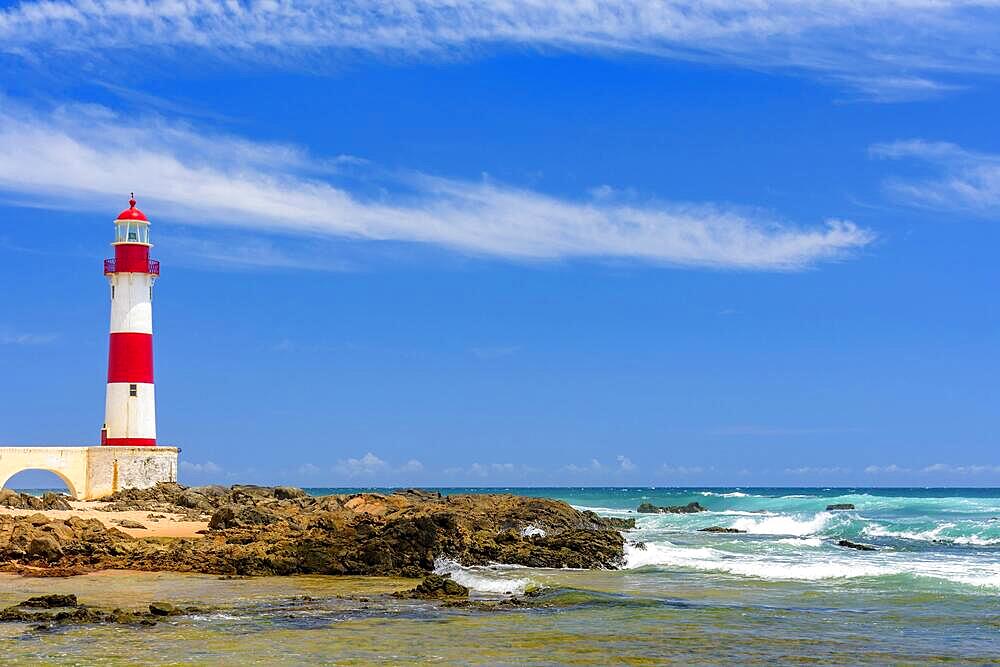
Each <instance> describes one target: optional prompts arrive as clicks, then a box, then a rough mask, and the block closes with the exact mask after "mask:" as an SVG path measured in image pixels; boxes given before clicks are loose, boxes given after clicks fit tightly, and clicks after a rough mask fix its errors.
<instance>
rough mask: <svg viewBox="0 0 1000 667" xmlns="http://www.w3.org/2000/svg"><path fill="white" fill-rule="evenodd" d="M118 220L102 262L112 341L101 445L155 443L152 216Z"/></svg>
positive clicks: (125, 214)
mask: <svg viewBox="0 0 1000 667" xmlns="http://www.w3.org/2000/svg"><path fill="white" fill-rule="evenodd" d="M128 203H129V207H128V208H127V209H125V210H124V211H122V212H121V213H119V214H118V218H117V219H116V220H115V223H114V224H115V240H114V243H112V246H114V249H115V256H114V258H113V259H106V260H104V275H105V276H106V277H107V279H108V283H109V285H110V288H111V290H110V292H111V293H110V297H111V341H110V346H109V350H108V387H107V394H106V398H105V408H104V428H103V429H102V430H101V444H102V445H118V446H128V447H152V446H155V445H156V402H155V396H154V392H153V283H154V282H155V281H156V279H157V278H158V277H159V275H160V263H159V262H157V261H154V260H152V259H150V258H149V249H150V248H151V247H152V244H150V242H149V220H147V219H146V216H145V215H144V214H143V212H142V211H140V210H139V209H137V208H136V207H135V196H134V195H133V196H132V198H131V199H129V202H128Z"/></svg>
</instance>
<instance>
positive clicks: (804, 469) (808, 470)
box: [785, 466, 851, 476]
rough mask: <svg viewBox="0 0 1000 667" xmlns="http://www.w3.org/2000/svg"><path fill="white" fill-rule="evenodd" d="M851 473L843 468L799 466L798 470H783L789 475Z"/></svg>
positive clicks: (848, 469)
mask: <svg viewBox="0 0 1000 667" xmlns="http://www.w3.org/2000/svg"><path fill="white" fill-rule="evenodd" d="M850 472H851V469H850V468H845V467H843V466H829V467H825V466H801V467H798V468H785V473H786V474H789V475H803V476H812V475H846V474H848V473H850Z"/></svg>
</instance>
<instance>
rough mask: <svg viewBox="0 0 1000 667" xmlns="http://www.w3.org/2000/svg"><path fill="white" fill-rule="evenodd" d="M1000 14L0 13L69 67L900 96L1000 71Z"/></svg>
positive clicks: (840, 6)
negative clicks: (643, 64)
mask: <svg viewBox="0 0 1000 667" xmlns="http://www.w3.org/2000/svg"><path fill="white" fill-rule="evenodd" d="M997 13H998V12H997V5H996V3H994V2H990V1H989V0H982V1H978V2H977V1H974V0H951V1H948V0H883V1H880V2H856V1H854V0H816V1H814V2H800V1H798V0H771V1H769V2H756V3H748V2H742V1H739V0H713V1H712V2H696V1H695V0H663V1H659V2H651V1H650V0H603V1H602V2H596V1H592V0H577V1H573V2H569V1H565V0H564V1H562V2H559V1H554V2H553V1H548V0H521V1H519V2H509V1H507V0H483V1H480V2H473V3H455V2H454V1H453V0H383V1H382V2H380V3H377V4H376V5H373V3H371V2H369V1H368V0H343V1H341V2H336V3H326V2H321V1H319V0H287V1H285V2H254V3H235V2H232V3H218V2H212V1H210V0H188V1H186V2H182V3H181V2H175V1H173V0H146V1H145V2H141V3H137V2H135V0H61V1H60V0H46V1H44V2H22V3H18V4H17V5H14V6H11V7H9V8H7V9H5V10H3V11H2V12H0V45H2V46H0V49H3V50H4V51H6V52H8V53H13V54H20V55H23V56H25V57H26V58H32V57H38V56H39V54H41V55H42V56H43V57H45V58H46V61H47V62H49V61H51V59H52V58H53V57H55V56H58V55H59V54H62V55H64V56H66V58H64V59H63V60H64V61H71V62H72V63H73V64H76V63H77V62H78V61H81V60H82V61H85V62H86V61H89V60H94V59H98V58H100V57H101V56H102V54H110V53H113V54H114V55H113V56H107V57H108V58H111V57H113V58H115V59H116V60H115V62H116V63H121V62H122V61H123V60H125V61H128V59H129V58H130V57H131V58H134V59H136V60H138V59H139V58H149V57H150V56H155V55H159V56H160V57H173V58H180V57H184V56H187V57H190V54H191V53H192V52H195V53H202V54H205V55H207V56H209V57H218V58H220V59H224V60H226V61H232V60H239V59H243V60H248V59H249V60H262V59H263V60H267V61H270V62H273V63H277V64H279V65H283V66H299V67H310V68H315V67H316V65H317V64H318V63H322V62H323V60H324V59H326V58H330V57H333V58H335V59H336V58H338V57H343V58H352V57H356V54H358V53H359V52H360V53H364V54H369V55H371V54H374V55H376V56H382V57H384V58H385V59H387V60H389V61H394V60H395V61H399V60H406V61H412V60H413V59H414V58H417V57H424V58H442V57H445V58H450V57H463V56H466V55H468V54H478V53H482V52H483V51H484V47H490V46H514V47H521V48H528V49H548V50H552V49H556V50H564V51H571V52H580V53H588V54H596V55H601V54H615V53H642V54H647V55H651V56H653V57H658V58H666V59H680V60H692V61H706V62H717V63H724V64H730V65H735V66H740V67H748V68H754V69H762V68H783V69H790V70H793V71H809V72H814V73H817V74H818V75H820V76H822V77H826V78H831V79H835V80H843V81H846V82H847V83H848V84H854V85H856V86H857V88H858V89H859V90H860V91H862V92H872V91H874V93H875V95H874V97H875V98H876V99H883V98H886V97H890V98H893V99H898V97H899V96H900V95H901V94H903V93H909V94H910V95H918V94H925V93H926V92H928V89H930V91H931V92H937V91H938V90H939V89H940V88H941V87H942V86H945V85H946V84H943V83H940V82H937V81H934V80H932V79H931V78H930V77H931V76H948V75H954V74H956V73H969V72H971V73H995V72H996V70H997V61H998V59H1000V56H998V53H997V49H996V48H991V46H990V45H992V44H994V43H995V37H996V33H995V29H994V27H993V26H995V25H996V21H997V20H998V17H997Z"/></svg>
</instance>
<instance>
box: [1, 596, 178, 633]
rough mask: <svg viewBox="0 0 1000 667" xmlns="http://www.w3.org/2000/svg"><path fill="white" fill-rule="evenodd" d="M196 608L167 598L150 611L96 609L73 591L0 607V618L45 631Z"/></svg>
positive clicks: (143, 621)
mask: <svg viewBox="0 0 1000 667" xmlns="http://www.w3.org/2000/svg"><path fill="white" fill-rule="evenodd" d="M194 611H198V610H195V609H194V608H189V609H185V610H182V609H180V608H178V607H175V606H174V605H172V604H169V603H166V602H154V603H153V604H151V605H149V611H148V612H144V611H126V610H123V609H113V610H110V611H109V610H106V609H99V608H96V607H89V606H87V605H82V604H80V603H79V601H78V600H77V598H76V595H73V594H68V595H40V596H37V597H33V598H29V599H27V600H25V601H24V602H21V603H20V604H16V605H14V606H12V607H7V608H6V609H2V610H0V622H5V623H33V624H34V625H32V626H31V629H32V630H35V631H47V630H51V629H52V627H53V626H57V625H90V624H97V623H116V624H123V625H146V626H149V625H156V619H157V618H161V617H164V616H176V615H179V614H184V613H190V612H194Z"/></svg>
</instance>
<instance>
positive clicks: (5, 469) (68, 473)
mask: <svg viewBox="0 0 1000 667" xmlns="http://www.w3.org/2000/svg"><path fill="white" fill-rule="evenodd" d="M24 470H44V471H46V472H50V473H52V474H54V475H55V476H56V477H58V478H59V479H61V480H62V481H63V483H64V484H65V485H66V489H67V490H68V491H69V493H70V495H71V496H73V497H74V498H81V497H86V495H87V493H88V492H89V490H88V488H87V470H88V460H87V448H86V447H0V486H3V485H5V484H7V482H8V481H9V480H10V478H11V477H13V476H14V475H16V474H17V473H19V472H22V471H24Z"/></svg>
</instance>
